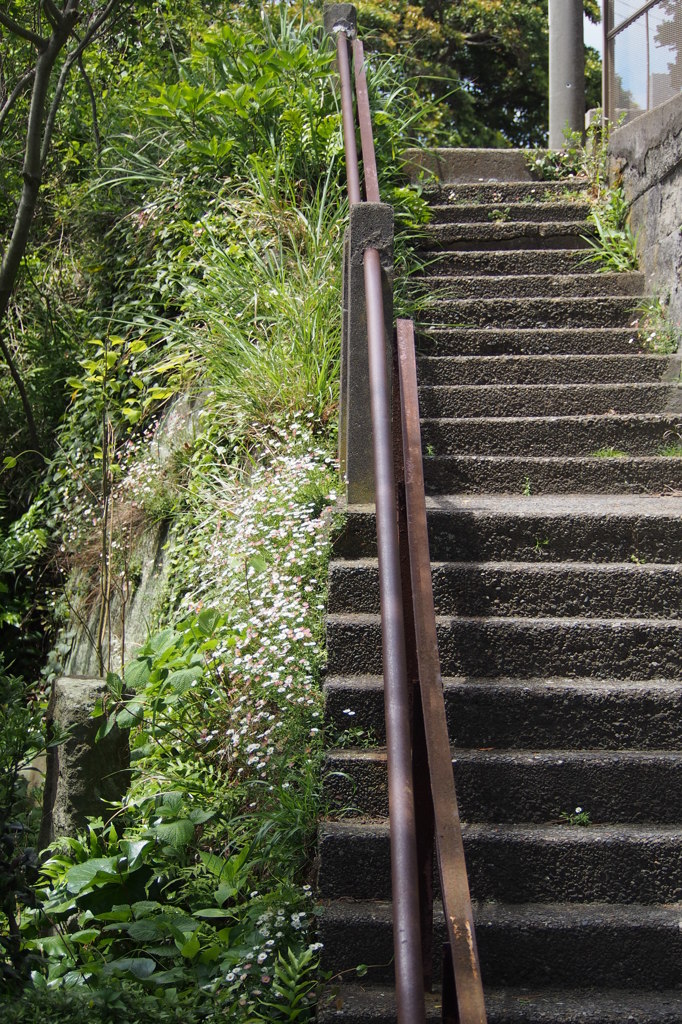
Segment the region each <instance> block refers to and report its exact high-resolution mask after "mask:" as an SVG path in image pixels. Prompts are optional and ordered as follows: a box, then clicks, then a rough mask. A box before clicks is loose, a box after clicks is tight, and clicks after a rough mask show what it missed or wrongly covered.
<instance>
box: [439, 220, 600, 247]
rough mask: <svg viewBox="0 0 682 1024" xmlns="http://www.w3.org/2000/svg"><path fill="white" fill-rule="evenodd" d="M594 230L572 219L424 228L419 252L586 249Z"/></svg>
mask: <svg viewBox="0 0 682 1024" xmlns="http://www.w3.org/2000/svg"><path fill="white" fill-rule="evenodd" d="M595 230H596V229H595V226H594V224H592V223H591V222H590V221H588V220H584V219H582V220H581V219H580V218H579V217H576V218H575V220H568V221H548V222H538V221H516V222H512V223H510V224H427V225H426V227H425V228H424V235H423V238H422V239H421V250H422V251H425V252H428V251H429V250H432V249H439V250H441V251H444V250H448V251H454V252H462V251H466V252H469V251H474V252H475V251H483V250H485V251H487V252H491V251H497V250H499V249H587V248H589V245H588V243H587V241H586V238H591V237H592V236H593V235H594V234H595Z"/></svg>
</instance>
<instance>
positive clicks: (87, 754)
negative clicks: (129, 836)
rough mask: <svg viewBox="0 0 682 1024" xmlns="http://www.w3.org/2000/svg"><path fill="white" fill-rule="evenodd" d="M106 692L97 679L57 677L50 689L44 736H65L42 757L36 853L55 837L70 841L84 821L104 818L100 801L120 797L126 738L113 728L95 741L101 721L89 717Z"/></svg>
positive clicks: (126, 755) (124, 780)
mask: <svg viewBox="0 0 682 1024" xmlns="http://www.w3.org/2000/svg"><path fill="white" fill-rule="evenodd" d="M106 692H107V687H106V683H105V682H104V680H103V679H88V678H84V677H73V676H62V677H61V678H60V679H57V680H56V681H55V682H54V684H53V688H52V697H51V699H50V707H49V709H48V730H49V732H51V733H52V734H54V733H55V732H56V731H59V732H61V733H64V732H66V733H68V736H67V739H66V740H65V741H64V743H62V744H60V745H59V746H56V747H52V748H50V749H49V750H48V754H47V770H46V778H45V796H44V802H43V823H42V829H41V837H40V838H41V847H43V846H45V845H46V844H47V843H49V842H51V840H52V839H55V838H56V837H57V836H72V835H75V834H76V832H77V831H78V830H79V829H80V828H82V827H83V826H84V825H85V823H86V820H87V818H89V817H98V816H99V815H102V816H104V817H105V818H106V815H107V808H106V801H107V800H118V799H120V797H121V796H122V795H123V794H124V793H125V791H126V788H127V786H128V771H129V767H130V749H129V746H128V733H127V732H122V731H121V730H120V729H117V728H116V727H114V728H113V729H112V730H111V732H109V734H108V735H107V736H106V737H105V738H104V739H102V740H100V741H99V742H96V741H95V736H96V734H97V730H98V728H99V726H100V724H101V719H94V718H93V717H92V712H93V709H94V707H95V704H96V702H97V700H98V699H100V698H102V697H104V696H105V694H106ZM48 735H49V733H48Z"/></svg>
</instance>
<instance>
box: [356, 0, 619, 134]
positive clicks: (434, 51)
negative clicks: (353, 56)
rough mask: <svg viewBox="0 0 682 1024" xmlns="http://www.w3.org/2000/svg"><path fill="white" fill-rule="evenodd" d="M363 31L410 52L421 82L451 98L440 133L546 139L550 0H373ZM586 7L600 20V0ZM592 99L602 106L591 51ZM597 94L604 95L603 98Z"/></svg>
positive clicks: (363, 12) (390, 48)
mask: <svg viewBox="0 0 682 1024" xmlns="http://www.w3.org/2000/svg"><path fill="white" fill-rule="evenodd" d="M358 8H359V21H360V30H361V32H362V34H363V36H364V37H369V40H368V45H370V46H371V47H372V48H374V49H375V50H378V51H381V52H389V53H393V52H402V53H408V54H409V56H410V61H409V65H410V70H411V73H412V74H413V75H414V76H415V79H416V87H417V89H418V91H419V92H420V93H421V95H422V96H423V97H424V98H425V99H428V100H433V99H436V100H440V101H444V104H443V105H442V106H441V110H442V111H443V110H447V111H448V113H449V116H448V114H444V113H440V114H437V115H436V116H435V117H434V118H433V120H432V125H431V127H432V130H433V134H434V136H435V137H436V138H438V137H439V138H440V141H441V142H443V143H445V144H451V145H465V146H507V145H513V146H537V145H543V144H545V143H546V135H547V118H548V90H549V82H548V45H549V43H548V0H460V2H459V3H456V4H453V3H449V2H447V0H412V2H408V0H381V2H376V0H367V2H361V3H359V4H358ZM585 10H586V12H587V14H588V16H589V17H590V18H591V19H592V20H593V21H598V20H599V6H598V4H597V3H596V0H585ZM586 68H587V86H588V89H587V92H588V105H594V106H597V105H599V100H598V98H597V97H598V90H599V89H600V74H601V71H600V66H599V61H598V56H597V54H596V51H594V50H588V59H587V64H586ZM595 100H596V102H595Z"/></svg>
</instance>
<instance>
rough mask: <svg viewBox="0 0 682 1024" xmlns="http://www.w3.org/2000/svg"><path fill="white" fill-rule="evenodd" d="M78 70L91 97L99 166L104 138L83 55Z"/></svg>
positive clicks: (80, 57) (79, 60)
mask: <svg viewBox="0 0 682 1024" xmlns="http://www.w3.org/2000/svg"><path fill="white" fill-rule="evenodd" d="M78 70H79V71H80V73H81V77H82V79H83V81H84V82H85V88H86V89H87V93H88V96H89V97H90V110H91V111H92V134H93V135H94V136H95V150H96V151H97V166H98V167H99V165H100V162H101V159H102V140H101V138H100V134H99V118H98V116H97V99H96V97H95V90H94V89H93V88H92V82H91V81H90V78H89V77H88V73H87V71H86V70H85V64H84V63H83V55H82V54H81V55H80V56H79V57H78Z"/></svg>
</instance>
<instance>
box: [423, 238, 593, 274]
mask: <svg viewBox="0 0 682 1024" xmlns="http://www.w3.org/2000/svg"><path fill="white" fill-rule="evenodd" d="M587 255H588V253H586V252H585V246H584V244H583V243H581V244H580V245H578V246H577V247H576V248H574V249H571V248H562V249H542V248H538V247H537V246H536V247H535V248H533V247H532V246H531V247H528V246H526V247H525V248H519V249H513V248H511V249H510V248H506V249H503V248H501V249H494V248H493V249H488V250H485V249H484V250H480V251H464V252H462V251H461V250H453V249H447V248H445V249H443V250H442V251H440V252H438V251H434V250H433V249H422V250H419V252H418V257H419V262H420V266H421V270H420V274H427V275H428V276H429V277H434V276H437V275H446V276H454V275H459V276H466V277H472V276H474V275H479V274H482V275H484V276H497V275H502V276H509V275H516V276H519V277H528V276H534V275H546V274H554V275H556V274H590V275H591V276H593V277H601V276H602V274H601V272H600V270H599V266H598V265H597V264H596V263H594V262H592V261H590V260H587V259H586V257H587Z"/></svg>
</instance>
